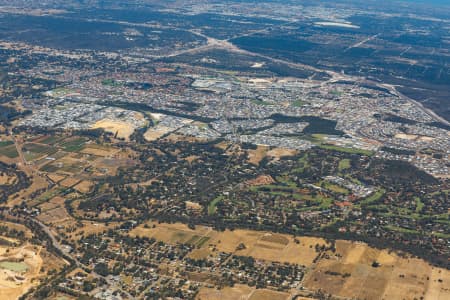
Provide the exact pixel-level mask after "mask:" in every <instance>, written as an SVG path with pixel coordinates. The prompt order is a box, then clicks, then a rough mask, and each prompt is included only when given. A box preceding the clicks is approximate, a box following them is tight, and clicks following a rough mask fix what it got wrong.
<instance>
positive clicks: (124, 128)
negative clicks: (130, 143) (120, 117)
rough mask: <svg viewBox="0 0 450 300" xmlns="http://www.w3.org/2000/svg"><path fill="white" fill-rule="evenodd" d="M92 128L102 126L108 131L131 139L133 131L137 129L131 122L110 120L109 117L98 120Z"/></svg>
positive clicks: (119, 136)
mask: <svg viewBox="0 0 450 300" xmlns="http://www.w3.org/2000/svg"><path fill="white" fill-rule="evenodd" d="M92 128H93V129H96V128H102V129H103V130H105V131H106V132H111V133H112V134H114V135H115V136H116V137H118V138H122V139H125V140H129V138H130V136H131V135H132V134H133V132H134V131H135V129H136V128H135V127H134V126H133V125H132V124H130V123H127V122H123V121H116V120H109V119H104V120H100V121H98V122H97V123H95V124H94V125H92Z"/></svg>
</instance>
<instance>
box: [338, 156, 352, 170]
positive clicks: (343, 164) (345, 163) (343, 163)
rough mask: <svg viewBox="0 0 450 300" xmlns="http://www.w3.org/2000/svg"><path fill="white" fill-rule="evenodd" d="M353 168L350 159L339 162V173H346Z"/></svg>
mask: <svg viewBox="0 0 450 300" xmlns="http://www.w3.org/2000/svg"><path fill="white" fill-rule="evenodd" d="M350 167H351V160H350V159H348V158H344V159H342V160H341V161H339V165H338V169H339V171H344V170H347V169H350Z"/></svg>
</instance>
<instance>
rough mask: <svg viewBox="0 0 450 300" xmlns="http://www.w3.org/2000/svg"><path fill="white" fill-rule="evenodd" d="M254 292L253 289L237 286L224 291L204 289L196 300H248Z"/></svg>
mask: <svg viewBox="0 0 450 300" xmlns="http://www.w3.org/2000/svg"><path fill="white" fill-rule="evenodd" d="M253 291H254V289H253V288H251V287H249V286H246V285H242V284H236V285H235V286H234V287H226V288H224V289H222V290H218V289H214V288H202V289H201V290H200V292H199V293H198V295H197V297H196V298H195V299H197V300H238V299H248V297H249V296H250V294H251V293H252V292H253Z"/></svg>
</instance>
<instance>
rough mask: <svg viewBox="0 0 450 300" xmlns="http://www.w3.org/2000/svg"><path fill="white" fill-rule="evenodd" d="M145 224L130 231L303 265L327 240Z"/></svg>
mask: <svg viewBox="0 0 450 300" xmlns="http://www.w3.org/2000/svg"><path fill="white" fill-rule="evenodd" d="M153 225H155V227H153ZM147 227H148V228H145V227H144V226H139V227H137V228H135V229H134V230H133V231H132V232H131V235H133V236H147V237H153V238H155V239H157V240H161V241H163V242H166V243H169V244H176V243H188V244H193V245H195V246H196V247H197V248H200V249H202V248H209V247H210V246H213V247H215V248H216V251H222V252H229V253H235V254H236V255H243V256H252V257H254V258H256V259H262V260H268V261H277V262H287V263H294V264H301V265H306V266H309V265H311V264H312V261H313V260H314V258H315V257H316V256H317V253H316V251H315V248H314V247H315V245H316V244H319V245H325V244H326V242H325V241H324V240H323V239H320V238H313V237H301V238H297V241H298V243H297V242H295V241H294V238H293V237H292V236H291V235H285V234H275V233H269V232H260V231H251V230H234V231H230V230H226V231H223V232H218V231H215V230H212V229H211V228H209V227H205V226H197V227H196V229H195V230H192V229H189V228H188V227H187V226H186V225H183V224H149V225H148V226H147ZM240 244H244V245H245V249H241V250H238V251H237V250H236V249H237V248H238V246H239V245H240ZM299 253H301V254H302V255H299ZM193 255H194V256H204V255H206V252H205V251H196V253H195V254H193Z"/></svg>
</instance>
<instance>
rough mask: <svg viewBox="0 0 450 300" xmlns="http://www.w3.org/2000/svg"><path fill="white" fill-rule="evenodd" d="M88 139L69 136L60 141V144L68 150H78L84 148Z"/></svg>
mask: <svg viewBox="0 0 450 300" xmlns="http://www.w3.org/2000/svg"><path fill="white" fill-rule="evenodd" d="M86 142H87V140H86V139H85V138H69V139H66V140H64V141H63V142H61V143H59V145H60V146H61V147H62V148H63V149H64V151H67V152H78V151H80V150H81V149H83V147H84V145H85V144H86Z"/></svg>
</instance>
